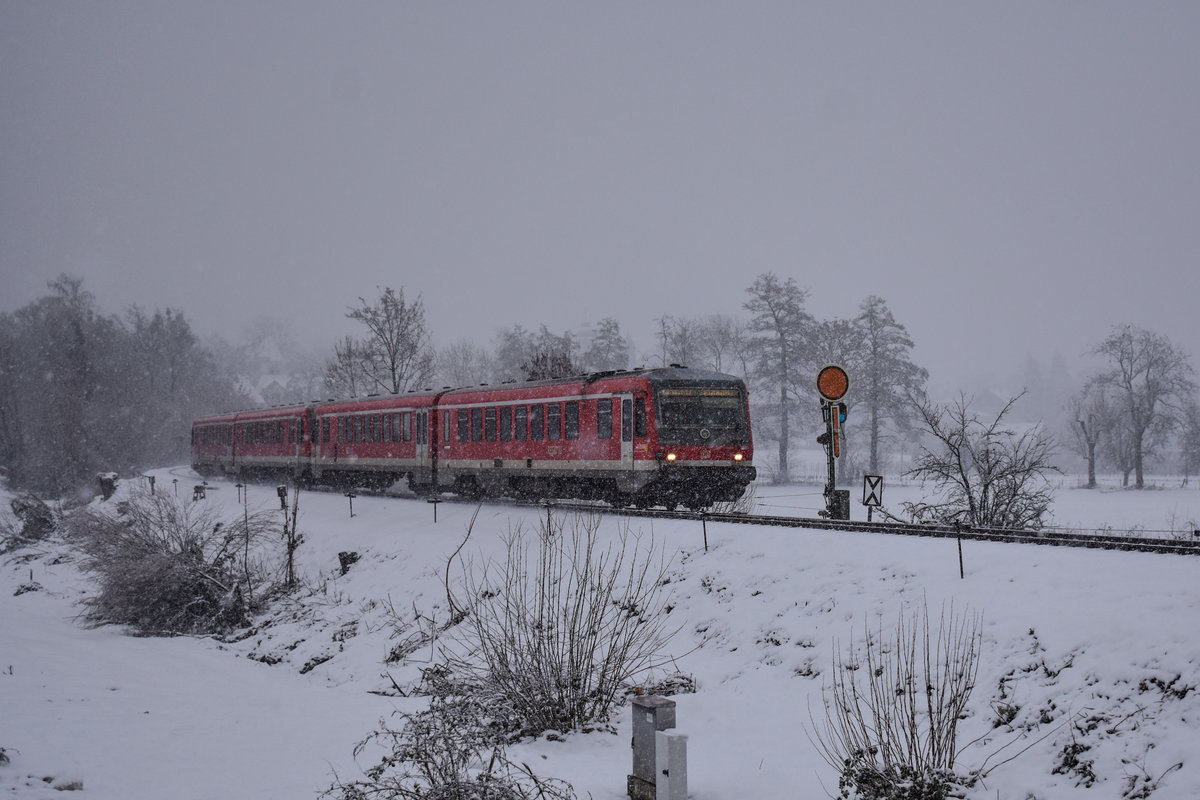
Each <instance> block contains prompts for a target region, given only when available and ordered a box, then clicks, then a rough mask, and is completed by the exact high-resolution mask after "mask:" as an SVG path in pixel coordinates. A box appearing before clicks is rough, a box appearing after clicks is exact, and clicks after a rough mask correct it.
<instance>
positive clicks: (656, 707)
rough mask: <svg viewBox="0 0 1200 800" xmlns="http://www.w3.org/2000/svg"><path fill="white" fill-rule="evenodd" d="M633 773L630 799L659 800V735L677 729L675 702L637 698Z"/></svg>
mask: <svg viewBox="0 0 1200 800" xmlns="http://www.w3.org/2000/svg"><path fill="white" fill-rule="evenodd" d="M632 705H633V774H632V775H630V776H629V781H628V788H629V796H630V797H632V798H633V800H656V797H657V793H656V791H655V785H656V783H657V781H656V780H655V776H656V762H655V750H656V743H655V734H656V733H658V732H659V731H665V730H667V729H669V728H674V727H675V701H674V700H668V699H667V698H665V697H659V696H657V695H648V696H646V697H635V698H633V704H632Z"/></svg>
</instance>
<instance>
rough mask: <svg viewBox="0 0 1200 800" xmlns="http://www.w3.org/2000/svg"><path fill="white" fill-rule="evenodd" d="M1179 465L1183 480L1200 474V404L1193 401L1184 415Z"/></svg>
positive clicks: (1185, 480)
mask: <svg viewBox="0 0 1200 800" xmlns="http://www.w3.org/2000/svg"><path fill="white" fill-rule="evenodd" d="M1179 444H1180V448H1179V449H1180V455H1181V456H1182V458H1181V461H1182V463H1181V464H1180V466H1181V467H1183V480H1184V483H1185V484H1186V483H1187V480H1188V478H1189V477H1191V476H1192V475H1195V474H1197V473H1200V404H1197V403H1196V402H1195V401H1194V400H1193V401H1192V402H1191V403H1188V406H1187V411H1186V413H1185V415H1184V425H1183V436H1182V438H1181V439H1180V443H1179Z"/></svg>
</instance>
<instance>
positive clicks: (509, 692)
mask: <svg viewBox="0 0 1200 800" xmlns="http://www.w3.org/2000/svg"><path fill="white" fill-rule="evenodd" d="M601 521H602V518H601V517H600V516H599V515H578V514H576V515H569V516H568V515H560V516H558V517H557V518H555V520H554V521H552V522H551V521H547V522H543V523H542V524H541V526H540V528H539V531H538V533H537V537H536V541H533V542H531V541H530V538H531V537H529V536H527V535H526V534H525V533H524V531H522V530H521V529H520V528H517V529H516V530H514V531H510V532H509V534H508V536H507V538H506V550H505V558H504V561H503V562H502V563H499V564H497V563H491V562H489V563H487V564H486V565H484V566H483V567H478V566H477V565H475V564H472V563H471V562H469V561H468V562H466V563H465V565H464V567H463V574H462V588H463V591H464V592H465V594H466V596H467V597H469V598H471V600H470V605H469V609H468V612H467V616H466V618H465V624H464V626H462V627H460V628H457V629H456V630H457V631H458V633H457V634H456V635H455V636H454V637H453V638H454V641H453V642H452V645H451V647H449V648H448V650H447V657H448V663H449V667H450V669H451V671H452V672H453V673H454V674H455V675H456V676H459V678H460V679H462V680H464V681H465V682H467V683H470V684H472V685H475V686H478V687H480V690H481V691H482V692H483V693H484V694H485V695H490V696H493V697H495V698H496V700H497V702H500V703H503V704H505V705H506V706H508V707H510V708H512V709H513V711H514V713H515V714H516V715H517V718H518V719H519V720H520V725H519V726H520V728H521V730H522V731H523V732H525V733H531V734H538V733H541V732H543V731H547V730H556V731H563V732H566V731H572V730H576V729H578V728H581V727H583V726H584V725H586V724H588V723H590V722H595V721H601V720H605V719H607V718H608V716H609V714H610V711H611V709H612V708H613V706H614V704H615V703H616V702H617V701H618V699H619V698H620V697H621V696H622V692H623V690H624V689H626V688H628V682H629V681H631V680H632V679H633V678H634V677H635V676H638V675H640V674H642V673H644V672H645V671H647V670H649V669H651V668H653V667H654V666H656V664H657V659H658V658H659V657H660V656H661V655H662V653H663V651H664V649H665V647H666V646H667V644H668V642H669V641H670V639H671V637H672V635H673V634H674V633H675V629H674V628H671V627H670V626H669V624H668V621H667V617H666V611H665V608H664V606H665V604H666V592H665V591H663V586H664V584H665V581H664V576H665V572H666V569H667V563H666V560H665V558H663V557H662V556H661V554H659V553H658V552H657V551H656V549H655V548H654V547H653V546H650V547H643V546H641V543H640V541H639V539H638V538H637V537H634V536H632V535H631V534H630V532H629V529H628V528H627V527H622V528H621V529H620V531H619V532H618V534H617V535H616V537H615V539H614V540H613V542H612V543H611V544H608V545H602V544H601V541H600V525H601Z"/></svg>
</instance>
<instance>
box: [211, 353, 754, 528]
mask: <svg viewBox="0 0 1200 800" xmlns="http://www.w3.org/2000/svg"><path fill="white" fill-rule="evenodd" d="M753 455H754V448H753V443H752V440H751V434H750V415H749V406H748V400H747V394H746V387H745V384H744V383H743V382H742V381H741V380H739V379H738V378H735V377H732V376H730V375H722V374H719V373H715V372H704V371H700V370H693V369H688V368H686V367H679V366H671V367H666V368H662V369H645V370H643V369H637V370H621V371H614V372H600V373H594V374H591V375H584V376H578V377H575V378H569V379H555V380H545V381H530V382H527V383H519V384H518V383H508V384H504V385H501V386H486V385H484V386H477V387H471V388H462V389H452V390H450V389H447V390H445V391H441V392H426V393H409V394H406V395H389V396H381V397H368V398H365V399H354V400H345V401H330V402H327V403H312V404H309V405H296V406H286V407H279V408H272V409H264V410H259V411H242V412H237V413H232V414H222V415H218V416H212V417H204V418H201V419H197V420H196V421H195V422H194V423H193V425H192V467H193V468H194V469H195V470H196V471H197V472H199V473H201V474H203V475H214V474H219V473H224V474H228V475H238V476H258V475H263V476H266V475H272V476H279V475H286V476H290V477H294V478H295V479H297V480H302V481H311V482H316V483H326V484H333V485H342V486H373V487H386V486H389V485H391V484H392V483H393V482H394V481H396V480H397V479H399V478H402V477H406V478H407V480H408V484H409V486H410V488H412V489H413V490H414V491H415V492H417V493H419V494H427V493H436V492H443V491H448V492H454V493H457V494H464V495H470V496H480V497H482V496H493V497H498V496H510V497H519V498H525V499H543V498H576V499H587V500H591V499H600V500H606V501H608V502H609V503H611V504H613V505H616V506H626V505H639V506H652V505H662V506H666V507H667V508H674V507H676V506H681V505H682V506H685V507H687V508H693V509H700V508H705V507H707V506H709V505H711V504H712V503H714V502H717V501H721V500H735V499H737V498H738V497H740V496H741V495H742V493H743V492H744V491H745V488H746V485H747V484H748V483H750V481H752V480H754V477H755V468H754V466H753V465H752V460H753Z"/></svg>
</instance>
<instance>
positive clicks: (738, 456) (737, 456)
mask: <svg viewBox="0 0 1200 800" xmlns="http://www.w3.org/2000/svg"><path fill="white" fill-rule="evenodd" d="M733 460H734V461H741V460H742V454H741V453H734V454H733Z"/></svg>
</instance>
